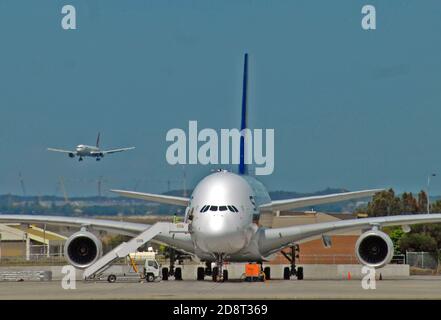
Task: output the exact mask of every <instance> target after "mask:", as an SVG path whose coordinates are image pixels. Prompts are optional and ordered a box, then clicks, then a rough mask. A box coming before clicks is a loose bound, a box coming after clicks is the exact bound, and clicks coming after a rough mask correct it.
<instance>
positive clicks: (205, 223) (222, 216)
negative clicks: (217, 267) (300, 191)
mask: <svg viewBox="0 0 441 320" xmlns="http://www.w3.org/2000/svg"><path fill="white" fill-rule="evenodd" d="M267 201H271V200H270V197H269V195H268V193H267V192H266V190H265V189H264V187H263V185H262V184H260V183H259V182H258V181H257V180H255V179H254V178H251V177H249V176H241V175H237V174H234V173H231V172H227V171H219V172H216V173H213V174H211V175H209V176H207V177H205V178H204V179H202V180H201V181H200V182H199V183H198V185H197V186H196V188H195V189H194V192H193V194H192V196H191V200H190V204H189V206H188V207H187V209H186V218H185V219H186V221H187V222H189V223H190V224H191V238H192V241H193V244H194V251H195V254H196V255H197V256H198V257H200V258H203V259H213V257H216V256H218V255H223V256H224V257H225V259H226V260H231V259H235V258H234V257H235V256H236V255H238V256H241V257H242V258H243V259H246V260H247V259H250V258H251V257H253V258H254V259H260V258H261V256H260V253H259V252H256V250H253V247H256V248H255V249H257V246H256V244H255V243H253V241H252V240H253V237H254V236H255V234H256V232H257V230H258V226H257V224H256V223H255V221H256V220H257V219H258V216H259V209H258V205H259V204H261V203H265V202H267ZM246 252H248V254H245V253H246ZM239 253H240V254H239ZM235 260H236V259H235Z"/></svg>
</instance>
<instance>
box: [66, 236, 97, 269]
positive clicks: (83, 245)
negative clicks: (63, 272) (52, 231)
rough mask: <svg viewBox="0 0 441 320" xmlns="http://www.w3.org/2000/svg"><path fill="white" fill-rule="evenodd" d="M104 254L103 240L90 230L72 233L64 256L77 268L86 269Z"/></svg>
mask: <svg viewBox="0 0 441 320" xmlns="http://www.w3.org/2000/svg"><path fill="white" fill-rule="evenodd" d="M102 254H103V248H102V244H101V241H100V240H99V239H98V238H97V237H96V236H95V235H94V234H93V233H90V232H88V231H83V230H82V231H78V232H76V233H74V234H73V235H71V236H70V237H69V238H68V239H67V241H66V244H65V246H64V256H65V257H66V259H67V261H68V262H69V263H70V264H71V265H73V266H74V267H76V268H79V269H85V268H87V267H89V266H90V265H91V264H93V263H94V262H95V261H96V260H98V259H99V258H100V257H101V256H102Z"/></svg>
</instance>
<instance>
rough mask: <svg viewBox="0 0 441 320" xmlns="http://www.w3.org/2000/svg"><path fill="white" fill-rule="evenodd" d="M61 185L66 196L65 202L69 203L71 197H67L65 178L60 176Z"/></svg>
mask: <svg viewBox="0 0 441 320" xmlns="http://www.w3.org/2000/svg"><path fill="white" fill-rule="evenodd" d="M60 187H61V191H62V192H63V196H64V202H65V203H66V204H68V203H69V199H68V198H67V192H66V187H65V185H64V178H63V177H60Z"/></svg>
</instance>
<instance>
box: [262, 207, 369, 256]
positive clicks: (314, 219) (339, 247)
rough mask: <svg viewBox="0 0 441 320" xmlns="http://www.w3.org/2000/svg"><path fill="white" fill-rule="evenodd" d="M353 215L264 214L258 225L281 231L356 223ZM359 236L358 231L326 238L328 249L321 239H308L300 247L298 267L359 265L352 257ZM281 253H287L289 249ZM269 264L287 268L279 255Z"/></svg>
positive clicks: (316, 213) (309, 213)
mask: <svg viewBox="0 0 441 320" xmlns="http://www.w3.org/2000/svg"><path fill="white" fill-rule="evenodd" d="M356 218H357V215H354V214H352V213H334V214H333V213H322V212H315V211H306V212H293V211H282V212H279V213H276V214H275V215H274V214H272V213H263V214H262V216H261V220H260V224H261V225H262V226H264V227H271V228H281V227H289V226H295V225H304V224H314V223H321V222H331V221H339V220H346V219H356ZM360 235H361V231H360V230H356V231H350V232H339V233H334V234H329V240H330V244H331V245H330V246H329V243H327V245H326V244H325V242H324V241H323V238H322V237H318V238H316V239H310V240H307V241H305V242H302V243H300V244H299V248H300V252H299V258H298V259H297V263H298V264H358V260H357V258H356V256H355V243H356V241H357V239H358V237H359V236H360ZM284 252H286V253H290V252H291V250H290V249H289V248H287V249H284ZM270 263H271V264H286V263H287V259H286V258H285V257H284V256H283V254H281V253H279V254H276V256H275V257H274V258H273V259H272V260H271V262H270Z"/></svg>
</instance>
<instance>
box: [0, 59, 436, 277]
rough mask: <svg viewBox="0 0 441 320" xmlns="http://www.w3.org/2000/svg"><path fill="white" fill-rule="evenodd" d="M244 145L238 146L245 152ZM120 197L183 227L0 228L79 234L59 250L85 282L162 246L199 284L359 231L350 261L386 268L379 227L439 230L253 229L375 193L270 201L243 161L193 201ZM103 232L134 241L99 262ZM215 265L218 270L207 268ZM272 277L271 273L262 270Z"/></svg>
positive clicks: (376, 221)
mask: <svg viewBox="0 0 441 320" xmlns="http://www.w3.org/2000/svg"><path fill="white" fill-rule="evenodd" d="M247 58H248V57H247V55H245V66H244V88H243V99H242V101H243V102H242V115H243V117H242V125H241V127H242V129H243V128H245V127H246V120H245V118H244V115H246V91H247V80H246V79H247V69H248V67H247V65H248V64H247ZM243 143H244V140H243V139H242V140H241V150H243ZM113 191H114V192H116V193H117V194H119V195H122V196H127V197H132V198H136V199H144V200H147V201H154V202H159V203H165V204H173V205H177V206H182V207H185V208H186V211H185V220H184V223H181V224H171V223H164V222H158V223H156V224H154V225H147V224H140V223H130V222H121V221H111V220H99V219H88V218H77V217H54V216H32V215H0V222H3V223H5V222H19V223H25V224H29V223H35V224H48V225H61V226H69V227H78V228H81V230H80V231H78V232H76V233H74V234H73V235H71V236H70V237H69V239H68V240H67V242H66V244H65V257H66V259H67V260H68V261H69V262H70V263H71V264H72V265H74V266H75V267H77V268H84V269H85V271H84V277H85V278H88V277H93V275H96V274H97V272H99V271H100V270H103V268H104V266H107V265H109V264H110V263H111V262H112V261H114V260H115V259H117V258H119V257H123V256H125V255H127V254H128V253H130V252H133V251H132V250H133V249H136V248H138V247H140V246H142V245H143V244H144V243H146V242H147V241H150V240H152V241H157V242H160V243H164V244H166V245H168V246H170V247H172V248H175V249H177V250H179V251H181V252H185V253H188V254H190V255H192V256H194V257H196V258H198V259H199V260H200V261H203V262H206V267H205V268H204V267H199V268H198V269H197V279H198V280H203V279H204V278H205V276H206V275H211V276H212V278H213V280H214V281H225V280H227V279H228V272H227V270H226V269H223V266H224V263H225V262H259V263H261V262H265V261H267V260H268V258H269V257H270V256H271V255H272V254H274V253H277V252H279V251H280V250H282V249H284V248H286V247H292V246H293V245H294V244H298V243H301V242H303V241H306V240H309V239H313V238H317V237H322V236H324V235H329V234H332V233H334V232H346V231H351V230H363V231H364V232H363V233H362V234H361V236H360V237H359V239H358V241H357V242H356V245H355V248H354V250H355V253H356V256H357V257H358V260H359V261H360V263H361V264H363V265H367V266H370V267H374V268H379V267H382V266H384V265H385V264H387V263H389V262H390V261H391V259H392V256H393V243H392V241H391V239H390V238H389V236H388V235H387V234H385V233H384V232H383V231H381V228H383V227H385V226H396V225H398V226H403V229H404V230H405V231H408V230H409V225H412V224H418V223H439V222H441V214H416V215H398V216H388V217H375V218H362V219H352V220H342V221H333V222H323V223H316V224H307V225H296V226H290V227H283V228H265V227H262V226H260V225H259V216H260V214H261V213H262V212H264V211H267V212H268V211H269V212H273V213H274V212H277V211H279V210H288V209H295V208H302V207H307V206H313V205H318V204H324V203H332V202H337V201H343V200H349V199H355V198H365V197H369V196H372V195H373V194H374V193H376V192H378V191H380V190H378V189H377V190H363V191H355V192H345V193H339V194H330V195H321V196H312V197H304V198H296V199H287V200H277V201H272V200H271V198H270V196H269V194H268V192H267V191H266V189H265V187H264V186H263V185H262V183H260V182H259V181H258V180H256V179H255V178H254V177H251V176H249V175H247V167H246V165H245V163H244V161H243V154H242V155H241V162H240V165H239V172H238V174H236V173H232V172H227V171H223V170H221V171H218V172H215V173H211V174H210V175H208V176H206V177H205V178H203V179H202V180H201V181H200V182H199V183H198V184H197V186H196V187H195V189H194V191H193V193H192V195H191V197H189V198H187V197H177V196H167V195H159V194H151V193H143V192H134V191H125V190H113ZM95 230H104V231H108V232H114V233H119V234H123V235H130V236H133V238H132V240H130V241H128V242H127V243H123V244H121V245H120V246H118V247H117V248H115V249H114V250H112V251H110V252H108V253H107V254H105V255H104V256H103V255H102V245H101V242H100V240H99V239H98V238H97V237H96V236H95V235H94V234H93V233H92V232H91V231H95ZM212 262H215V264H216V267H215V268H213V269H211V267H210V265H211V263H212ZM302 271H303V270H302V269H300V268H296V265H295V263H291V267H286V268H285V270H284V278H285V279H290V277H291V276H297V277H298V278H300V279H301V278H302ZM265 273H266V275H267V276H270V269H269V268H268V267H266V268H265ZM169 274H170V275H174V277H175V279H177V280H181V279H182V272H181V269H180V268H176V270H171V269H168V268H164V269H163V278H164V279H168V275H169Z"/></svg>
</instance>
